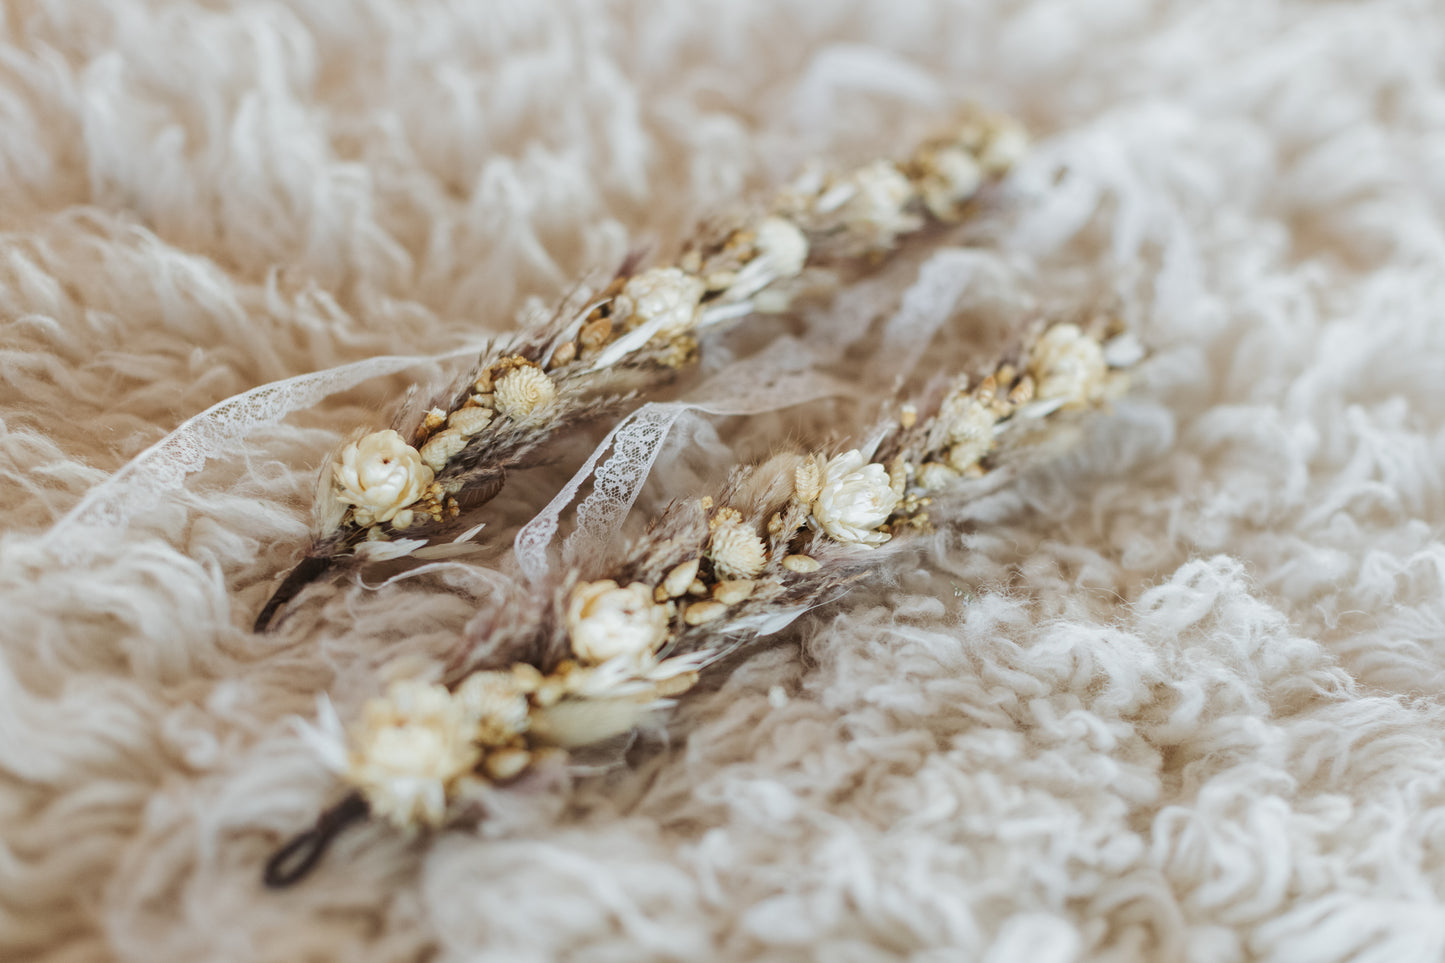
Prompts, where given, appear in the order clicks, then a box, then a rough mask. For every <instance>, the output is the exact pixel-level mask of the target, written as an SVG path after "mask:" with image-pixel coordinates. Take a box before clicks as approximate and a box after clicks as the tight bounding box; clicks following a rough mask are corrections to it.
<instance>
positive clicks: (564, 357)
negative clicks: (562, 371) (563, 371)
mask: <svg viewBox="0 0 1445 963" xmlns="http://www.w3.org/2000/svg"><path fill="white" fill-rule="evenodd" d="M576 357H577V343H576V342H575V341H563V342H562V343H561V344H559V345H557V350H556V351H553V352H552V357H551V358H549V359H548V360H547V367H548V368H550V369H556V368H560V367H562V366H563V365H567V364H571V363H572V360H573V359H574V358H576Z"/></svg>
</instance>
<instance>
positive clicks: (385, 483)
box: [331, 428, 436, 525]
mask: <svg viewBox="0 0 1445 963" xmlns="http://www.w3.org/2000/svg"><path fill="white" fill-rule="evenodd" d="M331 477H332V479H333V480H334V481H335V483H336V489H337V494H336V497H337V500H339V501H341V502H344V503H345V504H347V505H351V506H352V509H353V511H352V514H353V515H354V516H355V518H356V523H357V524H358V525H371V524H373V523H375V522H386V521H390V520H391V519H392V517H393V516H395V515H396V513H397V512H399V511H401V510H402V509H403V508H405V507H406V506H408V505H410V504H412V503H413V502H415V501H417V500H418V499H419V498H421V497H422V495H424V494H425V493H426V490H427V487H428V486H430V485H431V483H432V480H433V479H434V478H435V477H436V476H435V475H434V474H433V472H432V470H431V468H429V467H427V466H426V465H425V464H423V463H422V458H421V453H420V452H418V451H417V450H416V449H415V448H413V447H412V446H411V445H408V444H407V443H406V441H405V440H403V439H402V437H401V435H399V434H398V433H397V432H395V431H393V430H391V429H390V428H388V429H387V430H385V431H374V432H372V433H371V434H369V435H367V436H366V437H365V438H361V439H359V440H358V441H354V442H352V443H351V444H349V445H347V446H346V447H344V448H342V449H341V452H340V454H339V455H338V456H337V459H336V463H335V464H334V465H332V466H331Z"/></svg>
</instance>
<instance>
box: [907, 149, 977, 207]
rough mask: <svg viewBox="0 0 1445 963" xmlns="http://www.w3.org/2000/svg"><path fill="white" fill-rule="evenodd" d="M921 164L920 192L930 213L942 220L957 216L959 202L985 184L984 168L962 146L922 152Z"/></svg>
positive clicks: (969, 196)
mask: <svg viewBox="0 0 1445 963" xmlns="http://www.w3.org/2000/svg"><path fill="white" fill-rule="evenodd" d="M921 165H922V168H923V171H922V176H921V177H920V178H919V181H918V193H919V195H920V196H922V198H923V205H924V206H925V207H927V208H928V212H929V213H930V214H932V215H933V216H934V217H936V218H938V219H939V220H940V221H952V220H954V219H956V218H957V217H958V214H959V207H960V205H962V204H963V202H964V201H966V200H968V199H969V198H971V197H973V195H975V194H977V193H978V189H979V187H981V186H982V185H983V177H984V172H983V168H982V167H980V166H979V163H978V161H977V160H975V159H974V156H973V155H972V154H970V153H969V152H968V151H966V150H963V149H962V148H960V147H952V146H950V147H942V148H939V149H937V150H932V151H929V152H927V153H926V154H924V155H923V158H922V161H921Z"/></svg>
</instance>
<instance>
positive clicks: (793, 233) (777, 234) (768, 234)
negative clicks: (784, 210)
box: [753, 217, 808, 278]
mask: <svg viewBox="0 0 1445 963" xmlns="http://www.w3.org/2000/svg"><path fill="white" fill-rule="evenodd" d="M753 245H754V246H755V247H756V248H757V250H758V257H760V258H762V259H763V261H764V263H765V264H766V265H767V268H768V273H769V274H770V275H771V276H772V277H773V278H791V277H796V276H797V275H798V274H799V273H800V272H802V270H803V265H804V264H806V263H807V261H808V238H807V235H805V234H804V233H803V232H802V231H801V230H800V229H799V228H798V226H797V225H796V224H794V223H793V222H792V221H789V220H787V219H786V218H782V217H765V218H763V219H762V221H761V222H759V224H758V228H757V238H756V240H754V242H753Z"/></svg>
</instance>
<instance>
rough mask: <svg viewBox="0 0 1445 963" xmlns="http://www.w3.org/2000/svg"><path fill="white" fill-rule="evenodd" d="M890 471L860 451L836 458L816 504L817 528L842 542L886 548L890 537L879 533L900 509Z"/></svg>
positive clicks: (814, 519) (828, 467)
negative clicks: (869, 459)
mask: <svg viewBox="0 0 1445 963" xmlns="http://www.w3.org/2000/svg"><path fill="white" fill-rule="evenodd" d="M900 500H901V499H900V496H899V494H898V493H897V492H896V491H894V490H893V486H892V483H891V481H890V479H889V477H888V469H886V468H884V467H883V466H882V465H878V464H869V463H868V462H867V460H866V459H864V457H863V455H862V453H861V452H859V451H857V450H856V449H855V450H853V451H847V452H844V453H843V454H841V455H838V456H837V457H835V458H833V459H832V460H831V461H829V462H828V464H827V465H826V466H824V468H823V490H822V491H821V492H819V493H818V497H817V499H816V500H815V501H814V502H813V515H812V518H811V519H810V521H811V523H812V524H813V527H814V528H817V529H820V530H821V531H822V532H824V533H825V534H826V535H828V536H829V537H830V538H833V539H836V540H837V541H840V542H854V543H857V544H860V545H882V544H883V543H884V542H886V541H888V538H889V536H888V535H887V534H886V533H884V532H880V531H878V529H879V527H880V526H882V524H883V523H884V522H886V521H888V516H890V515H892V514H893V510H894V509H896V508H897V507H898V503H899V501H900Z"/></svg>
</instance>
